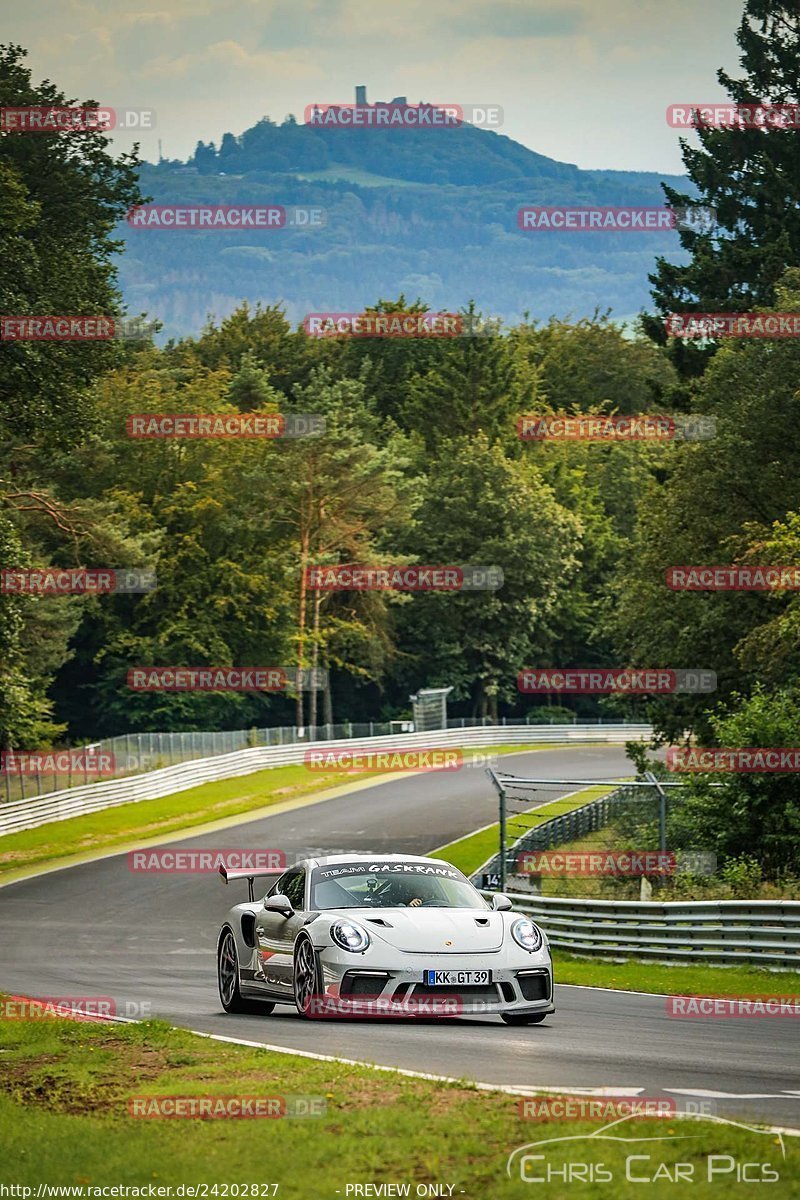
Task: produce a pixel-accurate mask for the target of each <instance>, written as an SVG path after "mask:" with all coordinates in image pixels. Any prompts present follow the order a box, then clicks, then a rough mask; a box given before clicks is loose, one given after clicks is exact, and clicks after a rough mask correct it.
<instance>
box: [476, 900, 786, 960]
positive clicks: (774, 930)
mask: <svg viewBox="0 0 800 1200" xmlns="http://www.w3.org/2000/svg"><path fill="white" fill-rule="evenodd" d="M485 894H486V895H487V896H488V895H491V893H490V892H486V893H485ZM508 895H509V896H510V897H511V899H512V900H513V902H514V907H515V908H518V909H520V910H521V911H523V912H526V913H528V914H529V915H530V916H531V917H532V918H533V919H534V920H535V921H536V922H537V923H538V924H540V925H541V926H542V929H544V931H545V933H546V934H547V936H548V938H549V940H550V942H551V944H552V945H553V946H557V947H558V948H559V949H560V950H567V951H571V952H572V953H575V954H593V955H606V956H608V955H613V956H617V957H618V956H620V955H631V956H634V957H636V958H649V959H662V960H664V959H666V960H675V961H678V962H689V961H694V960H698V959H699V960H702V961H703V962H708V963H712V962H719V963H726V964H728V965H731V964H733V963H739V964H743V965H748V966H761V967H791V968H793V969H794V970H798V969H800V900H780V901H774V900H685V901H666V902H663V903H660V904H659V903H653V902H651V901H639V900H575V899H571V898H567V897H560V896H531V895H529V894H525V895H522V894H515V893H512V892H509V893H508Z"/></svg>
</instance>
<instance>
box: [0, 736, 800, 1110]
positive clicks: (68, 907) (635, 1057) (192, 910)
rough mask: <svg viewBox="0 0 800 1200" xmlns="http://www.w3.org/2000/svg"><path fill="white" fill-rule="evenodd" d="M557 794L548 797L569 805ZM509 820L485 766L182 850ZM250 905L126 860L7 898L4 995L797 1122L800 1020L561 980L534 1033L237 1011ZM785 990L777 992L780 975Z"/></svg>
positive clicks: (0, 967) (330, 840)
mask: <svg viewBox="0 0 800 1200" xmlns="http://www.w3.org/2000/svg"><path fill="white" fill-rule="evenodd" d="M502 764H503V767H504V769H506V770H508V771H510V772H512V773H519V774H524V773H526V772H529V773H530V774H535V775H538V776H542V777H548V776H549V777H552V778H559V777H562V778H575V779H580V778H592V777H598V778H615V777H618V776H619V775H626V774H630V773H631V768H630V764H628V763H627V761H626V759H625V753H624V749H623V748H622V747H612V746H592V747H588V746H587V747H565V748H562V749H558V750H550V751H538V752H535V753H526V754H515V755H509V756H504V757H503V759H502ZM569 790H571V789H567V788H565V789H562V790H561V792H559V791H558V790H555V789H549V790H548V791H547V793H541V799H542V801H544V800H546V799H552V798H553V796H556V795H559V794H563V793H564V792H566V791H569ZM495 819H496V795H495V793H494V791H493V789H492V787H491V784H490V782H489V780H488V779H487V778H486V776H485V774H484V772H483V771H482V770H476V769H464V770H462V771H459V772H436V773H429V774H420V775H416V776H414V777H412V778H403V779H398V780H397V781H394V782H390V783H384V784H380V785H378V786H375V787H372V788H369V789H364V790H361V791H358V792H355V793H353V794H351V795H348V796H340V797H337V798H335V799H332V800H328V801H325V802H324V803H321V804H318V805H314V806H311V807H306V808H300V809H296V810H294V811H287V812H284V813H278V814H275V815H274V816H270V817H264V818H262V819H260V820H257V821H253V822H249V823H247V824H244V825H238V826H235V827H234V828H232V829H231V830H230V831H228V832H222V833H216V834H213V835H206V836H204V837H201V838H187V839H186V840H185V841H182V842H174V843H172V844H171V848H174V847H176V846H182V847H183V846H192V847H207V848H210V847H232V846H237V847H245V848H250V849H253V848H260V849H262V848H276V849H282V850H284V851H286V852H287V854H291V853H292V852H295V851H297V850H298V849H300V848H308V847H318V848H323V847H326V848H330V849H333V850H359V851H361V850H363V851H376V852H380V851H383V852H390V851H394V852H403V851H405V852H408V853H425V852H427V851H428V850H430V849H433V848H434V847H436V846H439V845H441V844H443V843H445V842H448V841H450V840H452V839H454V838H456V837H459V836H461V835H463V834H465V833H468V832H470V830H472V829H475V828H477V827H479V826H481V825H486V824H488V823H489V822H491V821H493V820H495ZM244 898H246V887H245V885H244V884H241V885H231V886H230V887H228V888H225V887H224V886H223V885H222V883H221V881H220V880H219V879H218V878H217V877H216V876H213V875H187V874H184V875H176V874H172V875H170V874H161V875H154V874H134V873H132V872H130V871H129V869H128V864H127V858H126V856H125V855H116V856H114V857H111V858H106V859H102V860H100V861H97V862H93V863H86V864H82V865H80V866H74V867H70V868H68V869H64V870H61V871H57V872H52V873H50V874H48V875H44V876H41V877H39V878H34V879H28V880H24V881H21V882H18V883H14V884H9V885H8V886H6V887H4V888H2V889H0V987H2V989H3V990H5V991H8V992H12V993H15V994H23V995H28V996H79V995H80V996H83V995H92V996H110V997H114V999H115V1000H116V1002H117V1006H118V1011H125V1005H126V1004H127V1003H130V1002H132V1003H133V1004H138V1005H142V1004H145V1005H147V1004H149V1005H150V1006H151V1012H152V1015H157V1016H160V1017H164V1018H166V1019H168V1020H170V1021H172V1022H174V1023H175V1024H177V1025H184V1026H187V1027H190V1028H192V1029H197V1030H203V1031H206V1032H210V1033H217V1034H224V1035H227V1036H230V1037H238V1038H246V1039H249V1040H252V1041H259V1042H264V1043H265V1044H269V1045H274V1046H286V1047H291V1048H296V1049H301V1050H309V1051H313V1052H316V1053H322V1054H330V1055H338V1056H342V1057H345V1058H352V1059H359V1060H364V1061H368V1062H376V1063H381V1064H384V1065H387V1066H397V1067H405V1068H408V1069H411V1070H418V1071H424V1072H432V1073H434V1074H441V1075H447V1076H454V1077H459V1078H471V1079H474V1080H478V1081H482V1082H486V1083H495V1084H505V1085H512V1086H515V1087H519V1088H521V1089H524V1088H533V1087H550V1088H561V1087H565V1088H569V1089H572V1090H576V1089H580V1088H590V1089H597V1088H608V1089H620V1090H622V1091H625V1092H630V1091H633V1090H635V1091H636V1092H638V1094H640V1095H642V1096H661V1095H662V1094H664V1093H668V1094H675V1093H678V1095H677V1096H676V1099H679V1100H684V1101H685V1100H691V1099H698V1100H701V1099H703V1098H705V1097H708V1098H710V1099H711V1101H712V1102H713V1103H714V1104H715V1105H716V1111H717V1112H718V1113H719V1114H720V1115H724V1116H728V1117H733V1118H734V1119H741V1120H747V1119H748V1118H750V1119H754V1118H758V1119H760V1120H767V1121H769V1122H771V1123H774V1124H778V1125H784V1126H789V1127H792V1128H795V1129H796V1128H800V1079H798V1071H797V1064H798V1063H800V1022H799V1021H797V1020H792V1019H791V1018H789V1019H787V1018H772V1019H770V1018H767V1019H759V1018H740V1019H708V1018H705V1019H702V1018H701V1019H697V1018H695V1019H692V1018H685V1019H676V1018H673V1017H668V1016H667V1015H666V1013H665V1001H664V998H663V997H659V996H648V995H640V994H636V993H625V992H612V991H602V990H594V989H588V988H576V987H569V986H557V987H556V1009H557V1011H556V1013H555V1015H554V1016H552V1017H549V1018H548V1020H547V1021H546V1022H545V1023H544V1024H543V1025H539V1026H530V1027H523V1028H516V1029H515V1028H510V1027H507V1026H506V1025H504V1024H503V1023H502V1022H501V1021H500V1019H499V1018H495V1017H492V1018H486V1019H473V1018H463V1019H457V1020H455V1019H454V1020H450V1021H427V1022H422V1021H416V1020H415V1021H408V1022H399V1021H384V1022H381V1021H364V1020H355V1021H349V1022H344V1021H335V1020H329V1021H313V1022H306V1021H303V1020H301V1019H300V1018H299V1017H298V1015H297V1014H296V1013H295V1012H294V1010H293V1009H290V1008H288V1007H284V1008H278V1009H276V1010H275V1012H274V1014H273V1015H271V1016H228V1015H227V1014H225V1013H224V1012H223V1011H222V1009H221V1007H220V1004H219V999H218V996H217V986H216V964H215V945H216V935H217V930H218V927H219V924H220V921H221V919H222V917H223V916H224V914H225V912H226V909H227V908H228V906H229V905H230V904H232V903H236V902H237V901H238V900H239V899H244ZM774 978H775V982H774V985H773V989H772V990H773V991H774V993H776V994H780V993H781V986H780V979H781V976H780V975H776V976H775V977H774Z"/></svg>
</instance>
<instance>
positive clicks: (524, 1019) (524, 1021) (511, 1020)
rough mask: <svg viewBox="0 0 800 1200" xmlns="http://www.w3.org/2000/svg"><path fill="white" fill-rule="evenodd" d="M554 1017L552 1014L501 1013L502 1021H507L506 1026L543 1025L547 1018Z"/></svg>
mask: <svg viewBox="0 0 800 1200" xmlns="http://www.w3.org/2000/svg"><path fill="white" fill-rule="evenodd" d="M550 1016H552V1013H501V1014H500V1019H501V1021H505V1023H506V1025H541V1023H542V1021H543V1020H544V1019H545V1017H550Z"/></svg>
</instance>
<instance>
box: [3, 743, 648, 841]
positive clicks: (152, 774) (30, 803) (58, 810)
mask: <svg viewBox="0 0 800 1200" xmlns="http://www.w3.org/2000/svg"><path fill="white" fill-rule="evenodd" d="M651 736H652V729H651V727H650V726H649V725H537V726H532V725H498V726H491V727H485V728H479V729H441V730H437V731H436V732H435V733H404V734H396V735H394V736H392V737H380V738H345V739H343V740H341V741H329V742H320V743H316V745H317V746H318V747H320V748H321V747H324V748H325V749H326V750H336V749H342V750H359V749H363V750H369V749H370V748H372V749H375V747H376V745H379V746H380V747H381V748H384V747H385V748H387V749H388V748H391V749H393V750H413V749H414V748H416V747H421V748H425V749H429V748H432V747H433V746H436V747H447V746H464V747H476V746H489V747H491V746H509V745H528V744H535V743H536V742H556V743H558V744H563V745H568V744H569V743H570V742H612V743H617V744H621V743H624V742H627V741H638V740H641V739H649V738H650V737H651ZM308 749H309V745H308V744H305V745H293V746H256V747H253V748H252V749H250V750H237V751H235V752H234V753H232V754H218V755H215V756H214V757H213V758H200V759H195V760H192V761H190V762H185V763H179V764H177V765H176V766H174V767H164V768H162V769H161V770H158V771H148V772H146V773H145V774H143V775H132V776H129V777H128V778H125V779H109V780H107V781H106V782H104V783H89V784H84V785H83V786H82V787H74V788H69V789H68V790H66V791H61V792H51V793H50V794H49V795H45V796H40V797H38V798H37V799H35V800H19V801H13V802H12V803H10V804H3V805H0V836H2V835H3V834H8V833H14V832H16V831H17V830H20V829H35V828H36V827H37V826H39V825H46V824H47V823H48V822H50V821H65V820H67V818H69V817H77V816H83V815H84V814H85V813H92V812H99V811H100V810H101V809H104V808H116V807H117V806H118V805H120V804H131V803H135V802H137V801H139V800H155V799H157V798H158V797H160V796H169V795H171V794H172V793H173V792H183V791H186V790H187V788H193V787H198V786H199V785H200V784H202V783H212V782H214V781H215V780H218V779H231V778H233V777H234V776H238V775H250V774H252V773H253V772H254V771H263V770H264V769H266V768H268V767H277V766H284V765H286V764H289V763H302V762H303V761H304V757H305V754H306V751H307V750H308Z"/></svg>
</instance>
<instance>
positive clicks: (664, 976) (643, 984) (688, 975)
mask: <svg viewBox="0 0 800 1200" xmlns="http://www.w3.org/2000/svg"><path fill="white" fill-rule="evenodd" d="M552 955H553V974H554V975H555V979H556V982H557V983H580V984H584V985H585V986H588V987H607V988H616V989H618V990H619V991H623V992H662V993H664V994H665V995H669V996H778V995H780V996H784V997H785V996H796V997H798V1002H800V972H799V971H769V970H766V969H761V970H759V968H758V967H715V966H705V965H704V964H700V963H689V964H688V965H687V966H683V965H681V964H678V963H676V964H674V965H669V964H667V963H657V962H637V961H635V960H633V959H628V960H627V961H626V962H610V961H609V960H608V959H601V958H580V957H577V956H575V955H572V954H567V953H565V952H564V951H563V950H558V949H556V948H553V950H552Z"/></svg>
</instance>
